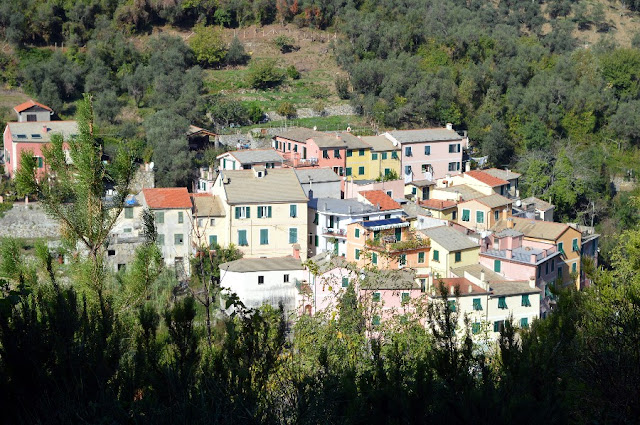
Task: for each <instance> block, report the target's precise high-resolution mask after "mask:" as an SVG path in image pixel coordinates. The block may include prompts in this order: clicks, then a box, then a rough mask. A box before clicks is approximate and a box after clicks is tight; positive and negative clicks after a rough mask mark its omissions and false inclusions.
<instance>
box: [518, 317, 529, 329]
mask: <svg viewBox="0 0 640 425" xmlns="http://www.w3.org/2000/svg"><path fill="white" fill-rule="evenodd" d="M520 327H521V328H523V329H527V328H528V327H529V318H527V317H523V318H522V319H520Z"/></svg>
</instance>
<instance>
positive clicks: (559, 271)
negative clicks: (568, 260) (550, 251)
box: [558, 264, 564, 279]
mask: <svg viewBox="0 0 640 425" xmlns="http://www.w3.org/2000/svg"><path fill="white" fill-rule="evenodd" d="M563 269H564V267H562V264H560V265H559V266H558V278H559V279H562V271H563Z"/></svg>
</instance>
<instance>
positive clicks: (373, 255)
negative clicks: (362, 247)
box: [371, 252, 378, 264]
mask: <svg viewBox="0 0 640 425" xmlns="http://www.w3.org/2000/svg"><path fill="white" fill-rule="evenodd" d="M371 262H372V263H373V264H378V254H376V253H375V252H374V253H372V254H371Z"/></svg>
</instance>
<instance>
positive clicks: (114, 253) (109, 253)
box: [107, 249, 116, 257]
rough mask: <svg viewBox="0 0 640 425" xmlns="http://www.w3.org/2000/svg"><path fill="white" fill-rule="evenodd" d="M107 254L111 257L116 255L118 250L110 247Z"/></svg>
mask: <svg viewBox="0 0 640 425" xmlns="http://www.w3.org/2000/svg"><path fill="white" fill-rule="evenodd" d="M107 255H108V256H109V257H113V256H114V255H116V250H115V249H110V250H108V251H107Z"/></svg>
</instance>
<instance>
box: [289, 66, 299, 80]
mask: <svg viewBox="0 0 640 425" xmlns="http://www.w3.org/2000/svg"><path fill="white" fill-rule="evenodd" d="M287 76H288V77H289V78H291V79H292V80H299V79H300V71H298V69H297V68H296V67H295V66H294V65H289V66H288V67H287Z"/></svg>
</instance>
